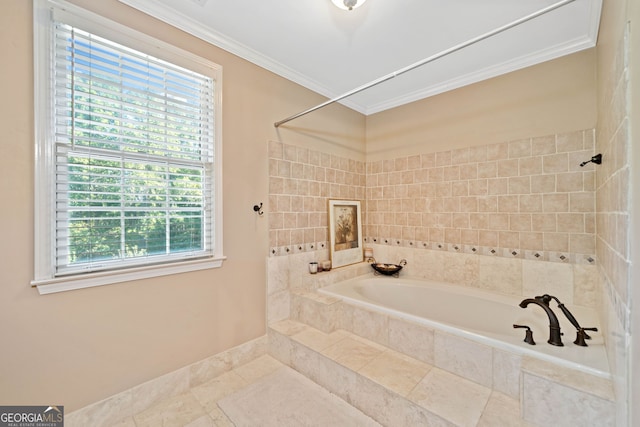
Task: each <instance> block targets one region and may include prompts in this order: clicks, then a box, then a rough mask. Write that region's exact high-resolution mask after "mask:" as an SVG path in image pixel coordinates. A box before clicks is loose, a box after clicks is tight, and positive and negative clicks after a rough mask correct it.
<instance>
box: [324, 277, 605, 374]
mask: <svg viewBox="0 0 640 427" xmlns="http://www.w3.org/2000/svg"><path fill="white" fill-rule="evenodd" d="M319 291H320V292H321V293H324V294H328V295H333V296H337V297H339V298H341V299H343V300H344V301H345V302H349V303H352V304H356V305H360V306H365V307H368V308H369V309H373V310H376V311H381V312H383V313H386V314H389V315H392V316H395V317H400V318H404V319H408V320H411V321H414V322H417V323H420V324H423V325H425V326H427V327H429V328H431V329H438V330H442V331H444V332H448V333H450V334H454V335H458V336H461V337H464V338H467V339H470V340H473V341H476V342H479V343H482V344H485V345H488V346H492V347H496V348H499V349H502V350H506V351H510V352H513V353H518V354H526V355H530V356H533V357H537V358H540V359H544V360H548V361H551V362H554V363H558V364H561V365H563V366H568V367H571V368H574V369H579V370H581V371H584V372H588V373H591V374H593V375H597V376H600V377H603V378H609V377H610V374H609V364H608V362H607V356H606V349H605V346H604V340H603V339H602V333H601V332H600V331H601V329H600V327H599V324H598V322H597V315H596V313H595V311H594V310H591V309H589V308H585V307H577V306H570V305H567V308H569V309H570V311H571V312H572V313H573V315H574V316H575V317H576V319H577V320H578V322H579V323H580V325H581V326H583V327H598V330H599V332H589V334H590V335H591V337H592V338H593V339H591V340H588V341H587V344H588V347H580V346H577V345H575V344H573V341H574V340H575V338H576V331H575V328H574V327H573V326H572V325H571V323H569V321H568V320H567V319H566V318H565V317H564V315H563V314H562V312H561V311H560V309H555V303H553V302H552V303H551V308H552V309H553V311H554V312H555V313H556V315H557V317H558V320H559V321H560V326H561V329H562V332H563V333H564V336H563V337H562V341H563V343H564V346H563V347H557V346H553V345H551V344H548V343H547V340H548V339H549V319H548V317H547V315H546V313H545V311H544V310H543V309H542V308H541V307H539V306H536V305H535V304H529V306H528V307H527V308H525V309H523V308H520V306H519V303H520V301H522V299H523V298H519V297H510V296H504V295H498V294H494V293H491V292H485V291H482V290H479V289H474V288H469V287H462V286H456V285H451V284H447V283H438V282H432V281H425V280H414V279H406V278H392V277H385V276H370V275H368V276H362V277H359V278H356V279H352V280H348V281H344V282H339V283H336V284H333V285H329V286H326V287H324V288H321V289H319ZM549 293H551V294H553V292H552V290H549ZM534 296H535V295H531V296H530V297H531V298H532V297H534ZM527 297H529V296H527ZM513 324H520V325H528V326H530V327H531V329H532V330H533V337H534V340H535V341H536V345H529V344H527V343H525V342H523V339H524V336H525V330H524V329H514V328H513Z"/></svg>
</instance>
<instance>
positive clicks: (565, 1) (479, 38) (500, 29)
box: [273, 0, 575, 127]
mask: <svg viewBox="0 0 640 427" xmlns="http://www.w3.org/2000/svg"><path fill="white" fill-rule="evenodd" d="M574 1H575V0H562V1H559V2H557V3H554V4H552V5H550V6H547V7H545V8H542V9H540V10H538V11H537V12H533V13H531V14H529V15H526V16H524V17H522V18H519V19H516V20H515V21H512V22H510V23H508V24H505V25H503V26H501V27H498V28H496V29H494V30H491V31H488V32H486V33H484V34H481V35H479V36H476V37H474V38H472V39H469V40H467V41H465V42H462V43H460V44H457V45H455V46H453V47H450V48H448V49H445V50H443V51H441V52H438V53H436V54H434V55H431V56H429V57H427V58H425V59H423V60H421V61H418V62H415V63H413V64H411V65H409V66H407V67H404V68H401V69H399V70H397V71H394V72H392V73H389V74H387V75H385V76H382V77H380V78H378V79H376V80H373V81H371V82H369V83H367V84H364V85H362V86H358V87H357V88H355V89H353V90H350V91H349V92H346V93H343V94H342V95H340V96H337V97H335V98H332V99H329V100H328V101H325V102H323V103H322V104H318V105H316V106H315V107H312V108H309V109H308V110H304V111H302V112H300V113H298V114H294V115H293V116H290V117H287V118H286V119H283V120H280V121H279V122H275V123H274V124H273V125H274V126H275V127H279V126H280V125H283V124H285V123H287V122H290V121H291V120H294V119H297V118H298V117H302V116H304V115H307V114H309V113H312V112H314V111H316V110H319V109H320V108H323V107H326V106H327V105H330V104H333V103H334V102H338V101H340V100H341V99H344V98H346V97H348V96H351V95H354V94H356V93H358V92H362V91H363V90H365V89H369V88H371V87H373V86H376V85H379V84H380V83H383V82H386V81H387V80H391V79H392V78H394V77H397V76H399V75H401V74H404V73H406V72H408V71H411V70H413V69H415V68H418V67H421V66H423V65H425V64H428V63H429V62H433V61H435V60H436V59H440V58H442V57H444V56H447V55H449V54H451V53H454V52H456V51H458V50H460V49H463V48H465V47H468V46H471V45H472V44H475V43H478V42H480V41H482V40H484V39H487V38H489V37H492V36H495V35H496V34H499V33H501V32H503V31H506V30H508V29H510V28H513V27H515V26H518V25H520V24H522V23H524V22H527V21H530V20H532V19H534V18H537V17H538V16H541V15H544V14H545V13H548V12H551V11H552V10H555V9H558V8H559V7H562V6H565V5H567V4H569V3H572V2H574Z"/></svg>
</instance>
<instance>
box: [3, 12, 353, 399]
mask: <svg viewBox="0 0 640 427" xmlns="http://www.w3.org/2000/svg"><path fill="white" fill-rule="evenodd" d="M31 3H32V2H30V1H24V0H5V1H3V2H2V13H1V14H0V52H1V54H2V79H0V84H1V85H2V90H1V91H0V93H2V95H3V102H2V103H0V125H1V128H2V130H3V138H2V141H1V142H0V171H1V172H0V173H1V174H2V179H1V180H0V197H1V198H2V199H3V200H4V202H3V206H4V207H5V209H3V210H1V211H0V212H1V213H0V215H1V218H2V221H1V224H2V225H0V227H1V228H0V235H1V236H2V238H1V239H0V342H1V347H2V351H1V356H0V404H48V403H52V402H55V403H57V404H62V405H65V410H66V411H67V412H70V411H72V410H74V409H77V408H80V407H82V406H84V405H87V404H89V403H92V402H95V401H97V400H100V399H102V398H104V397H107V396H110V395H112V394H114V393H117V392H119V391H122V390H125V389H127V388H129V387H132V386H134V385H137V384H139V383H141V382H143V381H146V380H148V379H151V378H154V377H157V376H159V375H161V374H163V373H166V372H170V371H173V370H175V369H178V368H180V367H182V366H185V365H187V364H189V363H191V362H194V361H197V360H200V359H203V358H205V357H207V356H210V355H212V354H215V353H218V352H220V351H222V350H225V349H228V348H230V347H233V346H236V345H238V344H241V343H243V342H246V341H248V340H250V339H253V338H256V337H259V336H261V335H263V334H264V332H265V293H266V289H265V283H266V278H265V274H266V273H265V270H266V267H265V257H266V254H267V249H268V232H267V218H266V216H265V217H258V216H257V215H256V214H255V213H254V212H253V210H252V206H253V205H254V204H256V203H258V202H264V203H265V204H266V203H267V201H268V200H267V188H268V178H267V177H268V161H267V152H268V141H270V140H271V141H279V142H285V143H288V144H295V145H298V146H303V147H304V146H307V147H323V150H324V151H328V152H336V153H340V154H344V155H346V154H348V155H349V156H351V157H354V156H355V157H357V156H360V157H362V156H363V153H364V117H363V116H362V115H361V114H359V113H356V112H353V111H352V110H349V109H347V108H345V107H342V106H340V105H334V106H332V107H330V108H327V109H324V110H322V111H319V112H317V113H315V114H314V115H313V116H308V117H305V118H304V119H300V120H298V121H296V122H295V127H294V126H291V127H287V128H285V127H283V128H280V129H279V130H276V129H275V128H274V127H273V123H274V122H275V121H277V120H280V119H282V118H284V117H286V116H288V115H290V114H293V113H296V112H298V111H300V110H303V109H306V108H308V107H310V106H313V105H315V104H317V103H319V102H322V101H324V98H322V97H320V96H319V95H317V94H314V93H312V92H310V91H308V90H305V89H303V88H301V87H300V86H298V85H295V84H293V83H291V82H289V81H287V80H285V79H282V78H280V77H277V76H275V75H274V74H272V73H270V72H267V71H265V70H263V69H261V68H259V67H256V66H254V65H252V64H250V63H248V62H246V61H244V60H241V59H239V58H237V57H235V56H233V55H231V54H229V53H227V52H224V51H222V50H220V49H218V48H215V47H213V46H211V45H209V44H207V43H205V42H203V41H201V40H197V39H195V38H193V37H190V36H187V35H186V34H184V33H182V32H180V31H178V30H175V29H173V28H171V27H168V26H167V25H165V24H162V23H160V22H158V21H156V20H153V19H150V18H149V17H147V16H145V15H143V14H141V13H139V12H137V11H135V10H133V9H130V8H128V7H126V6H124V5H122V4H121V3H119V2H117V1H116V0H102V1H100V2H96V1H94V0H75V1H74V3H77V4H79V5H82V6H84V7H86V8H88V9H91V10H94V11H96V12H99V13H100V14H102V15H104V16H107V17H110V18H112V19H114V20H117V21H119V22H121V23H123V24H126V25H129V26H131V27H133V28H135V29H138V30H141V31H143V32H145V33H148V34H150V35H152V36H155V37H158V38H159V39H162V40H164V41H167V42H169V43H172V44H175V45H178V46H179V47H182V48H184V49H187V50H189V51H192V52H194V53H196V54H199V55H201V56H204V57H206V58H208V59H210V60H212V61H213V62H216V63H218V64H220V65H222V66H223V70H224V71H223V73H224V76H223V78H224V86H223V99H224V100H223V109H224V112H223V139H224V140H223V151H224V218H225V222H224V248H225V250H224V252H225V255H226V256H227V257H228V260H227V261H225V263H224V266H223V268H221V269H216V270H207V271H200V272H194V273H188V274H180V275H173V276H167V277H162V278H156V279H149V280H141V281H137V282H129V283H122V284H117V285H109V286H103V287H98V288H91V289H85V290H77V291H70V292H64V293H59V294H52V295H46V296H40V295H38V292H37V291H36V290H35V289H33V288H31V287H30V286H29V282H30V280H31V279H32V270H33V224H32V221H33V153H34V143H33V134H34V132H33V102H32V99H33V80H32V79H33V64H32V6H31ZM327 129H330V130H331V131H329V132H328V131H326V130H327ZM8 204H11V208H10V209H7V208H6V206H7V205H8Z"/></svg>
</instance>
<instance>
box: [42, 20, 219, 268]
mask: <svg viewBox="0 0 640 427" xmlns="http://www.w3.org/2000/svg"><path fill="white" fill-rule="evenodd" d="M53 52H54V53H53V63H54V64H53V74H54V87H53V102H54V104H55V106H54V117H53V122H54V123H53V128H54V139H53V141H52V143H53V144H54V147H53V153H54V155H55V163H54V168H55V172H54V173H55V191H54V193H55V194H54V198H55V201H54V202H53V203H54V204H55V209H54V211H55V225H54V227H53V228H54V236H53V240H54V242H53V246H54V248H53V249H54V255H53V257H54V265H55V275H56V276H60V275H66V274H75V273H80V272H93V271H102V270H109V269H118V268H123V267H128V266H140V265H148V264H156V263H165V262H167V261H174V260H184V259H185V258H186V259H194V258H203V257H210V256H212V255H213V253H214V248H213V247H212V246H213V245H214V242H215V236H213V233H214V229H215V227H214V212H215V209H214V206H213V205H214V201H215V197H214V188H215V185H214V182H213V179H214V176H215V171H214V170H213V169H214V165H215V162H214V156H215V155H216V153H215V152H214V147H215V144H214V136H215V132H214V131H215V129H214V83H215V82H214V80H213V79H211V78H210V77H207V76H204V75H201V74H198V73H196V72H192V71H189V70H187V69H184V68H181V67H178V66H176V65H172V64H170V63H168V62H165V61H163V60H160V59H157V58H153V57H151V56H149V55H146V54H144V53H141V52H138V51H135V50H132V49H129V48H127V47H125V46H122V45H119V44H117V43H113V42H110V41H108V40H105V39H103V38H100V37H97V36H95V35H92V34H90V33H88V32H86V31H82V30H80V29H78V28H74V27H72V26H70V25H66V24H63V23H59V22H56V23H54V36H53Z"/></svg>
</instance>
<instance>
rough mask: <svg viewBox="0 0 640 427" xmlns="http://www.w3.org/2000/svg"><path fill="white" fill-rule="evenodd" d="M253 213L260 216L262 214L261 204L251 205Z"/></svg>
mask: <svg viewBox="0 0 640 427" xmlns="http://www.w3.org/2000/svg"><path fill="white" fill-rule="evenodd" d="M253 211H254V212H255V213H257V214H258V215H260V216H262V215H263V214H264V211H263V210H262V202H260V205H253Z"/></svg>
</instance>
